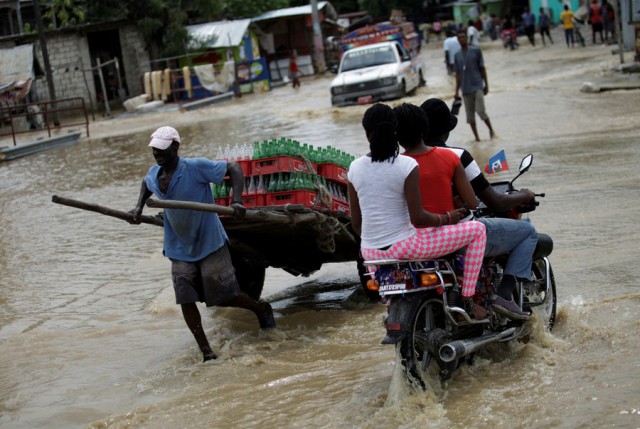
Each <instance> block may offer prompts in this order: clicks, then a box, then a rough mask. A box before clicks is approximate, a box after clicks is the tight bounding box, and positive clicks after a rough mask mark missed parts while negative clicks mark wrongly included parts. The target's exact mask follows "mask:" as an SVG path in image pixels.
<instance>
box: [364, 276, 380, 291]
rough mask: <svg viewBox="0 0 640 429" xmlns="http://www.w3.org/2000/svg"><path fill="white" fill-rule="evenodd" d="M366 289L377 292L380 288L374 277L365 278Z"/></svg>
mask: <svg viewBox="0 0 640 429" xmlns="http://www.w3.org/2000/svg"><path fill="white" fill-rule="evenodd" d="M367 289H369V290H372V291H376V292H377V291H378V289H380V285H378V282H377V281H376V280H375V279H369V280H367Z"/></svg>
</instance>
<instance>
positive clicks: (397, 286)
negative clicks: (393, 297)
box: [378, 283, 407, 292]
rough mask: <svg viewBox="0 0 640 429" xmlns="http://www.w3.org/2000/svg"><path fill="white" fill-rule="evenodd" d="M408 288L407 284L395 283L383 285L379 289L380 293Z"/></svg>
mask: <svg viewBox="0 0 640 429" xmlns="http://www.w3.org/2000/svg"><path fill="white" fill-rule="evenodd" d="M406 288H407V285H406V283H394V284H390V285H381V286H380V287H379V288H378V292H391V291H394V290H405V289H406Z"/></svg>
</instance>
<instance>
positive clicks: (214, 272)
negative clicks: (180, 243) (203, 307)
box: [171, 244, 240, 307]
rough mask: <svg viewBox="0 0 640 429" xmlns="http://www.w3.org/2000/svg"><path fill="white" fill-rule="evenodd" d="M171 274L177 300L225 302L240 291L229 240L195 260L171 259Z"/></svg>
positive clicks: (184, 302) (183, 302) (216, 303)
mask: <svg viewBox="0 0 640 429" xmlns="http://www.w3.org/2000/svg"><path fill="white" fill-rule="evenodd" d="M171 275H172V277H173V289H174V290H175V292H176V303H177V304H189V303H192V302H204V303H206V304H207V307H211V306H214V305H223V304H226V303H228V302H229V301H231V300H232V299H233V298H235V297H236V296H238V294H239V293H240V286H239V285H238V281H237V280H236V275H235V270H234V268H233V265H232V264H231V255H230V254H229V248H228V247H227V245H226V244H225V245H224V246H222V247H221V248H220V249H218V250H216V251H215V252H213V253H211V254H210V255H209V256H207V257H206V258H204V259H201V260H199V261H196V262H185V261H177V260H175V259H171Z"/></svg>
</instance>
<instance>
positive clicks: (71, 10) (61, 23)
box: [42, 0, 87, 28]
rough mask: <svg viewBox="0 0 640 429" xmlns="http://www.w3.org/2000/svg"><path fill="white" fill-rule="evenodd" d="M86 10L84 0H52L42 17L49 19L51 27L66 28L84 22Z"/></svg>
mask: <svg viewBox="0 0 640 429" xmlns="http://www.w3.org/2000/svg"><path fill="white" fill-rule="evenodd" d="M86 11H87V7H86V5H85V2H84V1H83V0H51V2H50V3H49V4H48V9H47V10H45V11H44V12H43V14H42V17H43V18H44V19H46V20H48V21H49V23H50V24H49V27H51V28H56V27H60V28H66V27H73V26H74V25H78V24H82V23H84V22H85V20H86Z"/></svg>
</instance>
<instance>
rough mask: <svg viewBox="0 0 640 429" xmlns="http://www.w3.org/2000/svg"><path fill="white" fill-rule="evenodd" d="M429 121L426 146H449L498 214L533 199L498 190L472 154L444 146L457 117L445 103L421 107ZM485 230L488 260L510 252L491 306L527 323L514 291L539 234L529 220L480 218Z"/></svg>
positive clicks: (525, 274) (431, 102) (432, 101)
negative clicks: (514, 296)
mask: <svg viewBox="0 0 640 429" xmlns="http://www.w3.org/2000/svg"><path fill="white" fill-rule="evenodd" d="M420 107H421V108H422V110H424V111H425V113H426V114H427V117H428V119H429V127H428V128H427V130H426V132H425V136H424V138H425V144H427V145H429V146H441V147H446V148H448V149H450V150H452V151H453V152H455V153H456V155H458V157H459V158H460V161H461V162H462V165H463V167H464V170H465V174H466V175H467V178H468V179H469V182H471V186H472V188H473V191H474V192H475V194H476V196H477V197H478V198H479V199H480V201H482V202H483V203H484V204H485V205H486V206H487V207H489V209H491V210H492V211H493V212H495V213H501V212H506V211H509V210H511V209H512V208H514V207H517V206H519V205H521V204H525V203H528V202H530V201H531V200H533V198H534V194H533V192H531V191H530V190H528V189H521V190H520V191H518V192H515V193H511V194H501V193H498V192H496V191H495V189H493V187H492V186H491V185H490V183H489V182H488V181H487V179H486V178H485V177H484V175H483V174H482V171H481V170H480V167H479V166H478V164H477V163H476V161H475V160H474V159H473V157H472V156H471V154H470V153H469V152H467V151H466V150H465V149H463V148H453V147H448V146H447V145H446V144H445V143H446V141H447V139H448V138H449V133H450V132H451V130H453V129H454V128H455V127H456V125H457V123H458V118H457V117H456V116H454V115H452V114H451V111H450V110H449V107H448V106H447V105H446V103H445V102H444V101H442V100H440V99H437V98H431V99H428V100H427V101H425V102H424V103H422V105H421V106H420ZM477 220H478V221H479V222H482V223H483V224H484V225H485V227H486V231H487V232H486V233H487V244H486V248H485V257H487V256H489V257H490V256H499V255H503V254H506V253H508V254H509V256H508V258H507V264H506V266H505V270H504V275H503V278H502V281H501V283H500V285H499V287H498V289H497V291H496V294H495V295H494V296H493V297H492V302H491V304H492V307H493V309H494V311H496V313H499V314H502V315H504V316H506V317H509V318H511V319H517V320H527V319H529V317H530V316H531V315H530V314H529V313H526V312H524V311H522V309H520V308H519V307H518V305H517V304H516V303H515V302H513V292H514V290H515V287H516V285H517V284H516V283H517V282H518V281H528V280H529V279H530V275H531V264H532V257H533V252H534V251H535V248H536V244H537V242H538V233H537V232H536V230H535V228H534V227H533V225H532V224H531V223H529V222H526V221H521V220H515V219H506V218H480V219H477Z"/></svg>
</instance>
